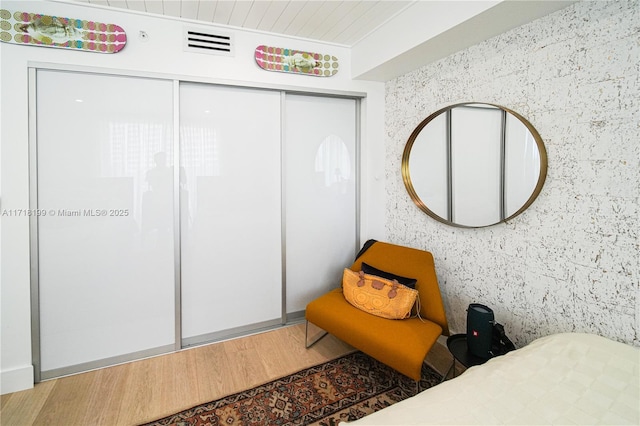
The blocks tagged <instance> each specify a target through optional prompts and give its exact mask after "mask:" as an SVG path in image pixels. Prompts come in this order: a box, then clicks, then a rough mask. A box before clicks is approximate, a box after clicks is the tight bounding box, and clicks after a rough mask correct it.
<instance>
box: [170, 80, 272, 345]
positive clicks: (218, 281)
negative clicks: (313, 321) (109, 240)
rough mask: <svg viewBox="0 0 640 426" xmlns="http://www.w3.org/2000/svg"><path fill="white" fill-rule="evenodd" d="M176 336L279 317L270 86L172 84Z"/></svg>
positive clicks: (230, 329)
mask: <svg viewBox="0 0 640 426" xmlns="http://www.w3.org/2000/svg"><path fill="white" fill-rule="evenodd" d="M180 120H181V128H180V163H181V178H180V187H181V193H180V198H181V204H182V213H181V218H180V222H181V236H182V256H181V257H182V336H183V340H182V342H183V345H185V346H188V345H191V344H196V343H200V342H204V341H209V340H213V339H217V338H220V337H224V336H228V335H231V334H234V333H239V332H243V331H247V330H251V329H256V328H259V327H262V326H267V325H274V324H280V323H281V321H282V319H281V318H282V249H281V245H282V243H281V183H280V179H281V164H280V163H281V161H280V93H279V92H270V91H263V90H253V89H241V88H234V87H220V86H213V85H204V84H188V83H185V84H181V86H180Z"/></svg>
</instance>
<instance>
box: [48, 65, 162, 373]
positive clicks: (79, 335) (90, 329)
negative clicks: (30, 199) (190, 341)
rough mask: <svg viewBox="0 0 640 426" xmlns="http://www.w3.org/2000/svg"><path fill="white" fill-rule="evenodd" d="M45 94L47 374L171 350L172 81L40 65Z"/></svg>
mask: <svg viewBox="0 0 640 426" xmlns="http://www.w3.org/2000/svg"><path fill="white" fill-rule="evenodd" d="M36 102H37V145H36V146H37V194H38V208H39V210H40V212H43V214H44V213H46V215H43V216H41V217H40V218H39V220H38V248H39V251H38V253H39V298H40V311H39V317H40V324H39V326H40V349H41V351H40V352H41V353H40V355H41V372H42V378H43V379H46V378H48V377H52V376H56V375H60V374H66V373H71V372H75V371H81V370H83V369H87V368H93V367H98V366H102V365H108V364H110V363H113V362H121V361H124V360H127V359H133V358H135V357H139V356H144V355H151V354H155V353H161V352H166V351H170V350H173V348H174V340H175V325H174V318H175V307H174V244H173V211H172V197H173V184H172V156H171V146H172V117H173V112H172V84H171V82H168V81H160V80H150V79H142V78H129V77H110V76H105V75H98V74H84V73H76V72H59V71H44V70H40V71H38V72H37V101H36ZM132 354H135V355H132Z"/></svg>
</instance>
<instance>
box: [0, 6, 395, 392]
mask: <svg viewBox="0 0 640 426" xmlns="http://www.w3.org/2000/svg"><path fill="white" fill-rule="evenodd" d="M2 8H5V9H10V10H14V11H15V10H24V11H29V12H38V13H43V14H52V15H58V16H65V17H71V18H81V19H87V20H95V21H99V22H105V23H115V24H118V25H120V26H121V27H123V28H124V29H125V31H126V32H127V35H128V41H127V46H126V47H125V49H124V50H122V51H121V52H119V53H117V54H97V53H89V52H80V51H69V50H63V49H52V48H42V47H32V46H22V45H13V44H6V43H0V55H1V61H0V66H1V74H0V76H1V83H0V84H1V86H0V89H1V91H2V101H1V136H2V139H1V161H2V162H1V163H0V167H1V170H0V173H1V175H0V176H1V184H2V187H1V202H2V205H1V208H2V209H3V210H12V209H27V208H28V207H29V191H28V189H29V163H28V158H29V156H28V153H29V151H28V75H27V68H28V65H29V64H33V63H54V64H63V65H65V64H68V65H73V66H86V67H94V68H97V69H112V70H118V69H120V70H128V71H136V72H138V71H139V72H151V73H161V74H175V75H184V76H193V77H196V78H213V79H226V80H229V81H230V82H249V83H252V82H253V83H256V84H275V85H285V86H296V87H299V88H302V89H305V90H338V91H356V92H364V93H366V94H367V97H366V99H365V101H364V103H363V113H364V117H363V122H362V152H363V156H362V169H363V176H362V211H363V215H362V222H361V227H362V230H361V233H362V238H363V240H364V239H367V238H377V239H382V237H383V235H384V209H383V208H381V206H383V205H384V197H385V192H384V173H383V172H382V170H383V168H384V161H383V156H384V145H383V136H382V135H383V133H384V127H383V126H384V124H383V123H384V118H383V114H384V86H383V84H382V83H375V82H366V81H353V80H351V78H350V75H351V70H350V52H349V50H348V49H346V48H344V47H340V46H335V45H328V44H320V43H313V42H309V41H305V40H299V39H286V38H283V37H276V36H272V35H267V34H262V33H256V32H246V31H239V30H236V29H231V30H229V29H227V28H223V29H222V30H224V31H227V32H228V31H231V32H233V33H234V35H235V43H236V49H235V56H234V57H232V58H228V57H222V56H214V55H205V54H196V53H184V52H183V51H182V37H183V36H182V30H183V24H184V22H182V21H177V20H169V19H165V18H159V17H151V16H149V15H143V14H133V13H122V12H118V11H114V10H108V9H102V8H94V7H90V6H84V5H70V4H65V3H52V2H38V1H3V2H2ZM140 31H145V32H146V33H147V34H148V35H149V36H150V37H149V39H148V41H147V42H143V41H141V40H140V39H139V38H138V33H139V32H140ZM261 44H266V45H272V46H282V47H290V48H297V49H302V50H309V51H317V52H321V53H328V54H331V55H334V56H336V57H338V58H339V61H340V71H339V72H338V74H336V75H335V76H333V77H329V78H318V77H310V76H304V75H291V74H284V73H273V72H266V71H263V70H261V69H260V68H259V67H258V66H257V65H256V64H255V61H254V59H253V53H254V49H255V48H256V46H258V45H261ZM72 130H73V118H72V117H70V118H69V121H68V122H66V123H61V128H60V131H61V132H65V131H72ZM1 220H2V221H1V226H2V233H1V234H0V235H1V246H0V250H1V251H0V253H1V254H2V258H1V269H2V271H1V276H0V278H1V282H0V285H1V287H0V289H1V303H2V305H1V310H2V313H1V315H2V316H1V321H2V324H1V332H2V336H1V339H2V345H1V346H2V348H1V379H2V393H7V392H13V391H16V390H20V389H25V388H29V387H31V386H32V383H33V369H32V366H31V328H30V327H31V324H30V321H31V312H30V275H29V274H30V271H29V223H28V217H26V216H21V217H5V216H3V217H2V218H1Z"/></svg>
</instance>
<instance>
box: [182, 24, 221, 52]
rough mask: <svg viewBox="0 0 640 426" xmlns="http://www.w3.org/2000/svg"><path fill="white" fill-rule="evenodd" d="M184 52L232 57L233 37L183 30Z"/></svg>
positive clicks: (196, 30)
mask: <svg viewBox="0 0 640 426" xmlns="http://www.w3.org/2000/svg"><path fill="white" fill-rule="evenodd" d="M184 51H185V52H196V53H209V54H211V55H224V56H233V36H232V35H231V34H225V33H220V32H215V33H214V32H211V31H209V30H203V29H200V28H185V30H184Z"/></svg>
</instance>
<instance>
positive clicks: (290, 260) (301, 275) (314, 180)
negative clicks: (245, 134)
mask: <svg viewBox="0 0 640 426" xmlns="http://www.w3.org/2000/svg"><path fill="white" fill-rule="evenodd" d="M284 122H285V129H284V141H285V143H284V150H285V187H286V190H285V196H286V199H285V204H286V266H287V275H286V282H287V304H286V309H287V312H288V313H299V312H300V311H303V310H304V309H305V307H306V305H307V303H309V302H310V301H311V300H313V299H314V298H316V297H318V296H320V295H321V294H323V293H324V292H326V291H328V290H330V289H332V288H336V287H338V286H339V285H340V282H341V278H342V271H343V269H344V268H345V267H346V266H350V265H351V263H353V260H354V255H355V253H356V163H355V158H356V101H355V100H353V99H338V98H322V97H316V96H301V95H287V96H286V102H285V114H284Z"/></svg>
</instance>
